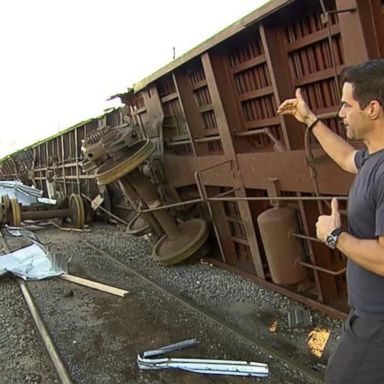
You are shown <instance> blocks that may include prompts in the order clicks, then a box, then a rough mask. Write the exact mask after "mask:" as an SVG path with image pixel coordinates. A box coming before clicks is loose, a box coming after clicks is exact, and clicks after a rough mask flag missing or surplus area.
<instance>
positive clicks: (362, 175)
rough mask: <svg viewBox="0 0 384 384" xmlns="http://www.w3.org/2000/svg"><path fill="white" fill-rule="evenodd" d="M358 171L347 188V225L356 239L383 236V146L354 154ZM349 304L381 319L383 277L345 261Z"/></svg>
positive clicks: (383, 315)
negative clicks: (378, 149)
mask: <svg viewBox="0 0 384 384" xmlns="http://www.w3.org/2000/svg"><path fill="white" fill-rule="evenodd" d="M355 164H356V166H357V168H358V173H357V175H356V177H355V179H354V181H353V183H352V186H351V189H350V191H349V201H348V225H349V232H350V233H351V235H353V236H355V237H357V238H359V239H377V238H378V237H379V236H384V149H382V150H380V151H377V152H375V153H372V154H371V155H369V153H368V151H367V149H362V150H359V151H358V152H357V153H356V156H355ZM347 285H348V294H349V303H350V305H351V307H352V308H353V309H354V311H355V312H356V314H357V315H358V316H360V317H364V318H371V319H383V320H384V277H383V276H379V275H377V274H375V273H373V272H369V271H367V270H366V269H364V268H362V267H360V266H359V265H357V264H356V263H355V262H353V261H352V260H350V259H348V262H347Z"/></svg>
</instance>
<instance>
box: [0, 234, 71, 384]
mask: <svg viewBox="0 0 384 384" xmlns="http://www.w3.org/2000/svg"><path fill="white" fill-rule="evenodd" d="M0 243H1V245H2V247H3V249H4V251H5V252H6V253H9V252H10V249H9V246H8V243H7V241H6V240H5V238H4V236H3V234H2V232H1V231H0ZM16 281H17V284H18V286H19V288H20V291H21V293H22V295H23V297H24V300H25V302H26V304H27V307H28V310H29V312H30V314H31V317H32V319H33V321H34V323H35V326H36V329H37V331H38V333H39V335H40V337H41V340H42V342H43V344H44V346H45V349H46V351H47V354H48V356H49V358H50V360H51V361H52V364H53V367H54V369H55V372H56V374H57V377H58V378H59V379H60V381H61V383H62V384H73V380H72V378H71V376H70V374H69V373H68V370H67V368H66V366H65V364H64V362H63V359H62V357H61V355H60V353H59V351H58V349H57V347H56V345H55V342H54V340H53V339H52V337H51V335H50V333H49V330H48V328H47V326H46V324H45V322H44V319H43V317H42V316H41V314H40V311H39V309H38V307H37V305H36V303H35V301H34V299H33V297H32V295H31V292H30V289H29V287H28V283H27V282H26V281H24V280H22V279H21V278H18V279H17V280H16Z"/></svg>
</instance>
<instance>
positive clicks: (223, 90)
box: [1, 0, 384, 317]
mask: <svg viewBox="0 0 384 384" xmlns="http://www.w3.org/2000/svg"><path fill="white" fill-rule="evenodd" d="M383 37H384V27H383V1H379V0H366V1H363V0H320V1H318V0H309V1H305V2H304V1H300V0H274V1H271V2H270V3H268V4H267V5H266V6H264V7H263V8H261V9H260V10H257V11H255V12H253V13H252V14H250V15H248V16H247V17H245V18H243V19H242V20H241V22H238V23H235V24H233V25H232V26H230V27H229V28H228V29H226V30H224V31H223V32H222V33H221V34H218V35H216V36H215V37H214V38H212V39H210V40H207V41H206V42H205V43H203V44H202V45H200V46H198V47H196V48H195V49H194V50H192V51H190V52H188V53H187V54H186V55H183V56H182V57H181V58H179V59H176V60H174V62H172V63H170V65H168V66H166V67H164V68H163V69H161V70H159V71H158V72H156V73H155V74H154V75H152V76H150V77H148V78H146V79H144V80H143V81H142V82H140V83H138V84H136V85H135V86H134V87H133V88H132V89H129V90H128V91H127V92H126V93H122V94H119V95H116V96H115V97H119V98H120V100H121V102H122V103H123V105H124V106H123V107H121V108H118V109H114V110H111V111H108V112H106V113H105V114H104V115H103V116H100V117H98V118H95V119H91V120H88V121H85V122H82V123H80V124H78V125H77V126H75V127H72V128H71V129H68V130H67V131H64V132H62V133H60V134H59V135H56V136H54V137H52V138H49V139H47V140H46V141H43V142H41V143H36V144H35V145H32V146H31V147H29V148H26V149H25V150H22V151H19V152H18V153H16V154H13V155H10V156H8V157H7V158H5V159H3V160H2V162H1V169H2V175H1V177H2V179H7V178H17V179H19V180H22V181H24V183H26V184H33V185H35V186H36V187H38V188H40V189H42V190H44V191H45V192H46V193H47V194H48V195H49V197H52V198H56V199H57V200H58V201H59V202H60V204H61V206H59V207H57V208H56V209H57V210H60V209H61V210H62V211H65V212H61V213H60V212H59V213H57V212H56V215H59V216H57V217H72V221H73V222H74V223H75V226H77V227H82V226H83V225H84V222H85V221H86V219H88V220H91V219H92V217H93V215H94V210H92V207H91V203H90V202H92V206H93V208H94V209H96V211H97V212H99V209H98V207H101V209H103V210H104V211H107V216H108V217H110V216H111V215H112V217H115V218H118V219H120V221H121V222H124V223H126V224H127V231H128V233H130V234H132V235H134V236H142V235H147V236H148V235H149V236H148V237H149V238H150V239H151V242H152V244H153V252H152V255H153V259H154V262H158V263H160V264H162V265H173V264H177V263H180V262H185V261H187V260H192V261H193V260H197V259H200V258H202V257H203V258H205V259H208V260H209V262H211V263H214V264H216V265H219V266H222V267H225V268H228V269H232V270H234V271H236V272H238V273H241V274H243V275H245V276H247V277H249V278H251V279H253V280H255V281H256V282H258V283H259V284H261V285H264V286H266V287H268V288H271V289H274V290H276V291H279V292H281V293H283V294H285V295H288V296H290V297H293V298H294V299H296V300H299V301H302V302H304V303H305V304H307V305H309V306H312V307H314V308H317V309H319V310H322V311H324V312H327V313H330V314H332V315H334V316H337V317H343V316H344V314H345V313H346V311H347V297H346V278H345V270H346V269H345V264H346V259H345V257H344V256H343V255H342V254H340V252H338V251H337V250H332V249H329V248H327V247H326V246H325V245H324V244H322V243H321V242H320V241H319V240H318V239H317V238H316V230H315V223H316V221H317V218H318V216H319V215H321V214H329V212H330V200H331V198H332V197H334V196H336V197H337V198H338V200H339V203H340V208H341V213H342V214H343V215H342V217H343V225H344V226H346V225H347V223H346V215H345V214H346V209H347V194H348V189H349V186H350V184H351V182H352V180H353V179H352V176H351V175H349V174H347V173H346V172H344V171H342V170H341V169H339V168H338V167H337V166H336V164H335V163H333V161H332V160H331V159H330V158H329V157H328V156H327V155H326V154H325V153H324V152H323V151H322V150H321V148H320V146H319V144H318V143H317V142H316V140H315V139H314V137H313V136H312V135H311V133H310V132H309V131H308V130H305V127H303V126H301V124H299V123H297V122H295V121H294V119H293V118H292V117H286V116H279V115H277V113H276V110H277V107H278V105H279V104H280V103H281V102H282V101H283V100H284V99H286V98H289V97H292V96H293V95H294V92H295V89H296V88H298V87H300V88H301V90H302V92H303V94H304V97H305V98H306V100H307V101H308V103H309V105H310V106H311V108H312V109H313V111H314V112H315V113H316V115H317V116H318V117H319V118H320V119H321V120H322V121H323V122H325V123H326V124H327V125H328V126H329V127H330V128H331V129H332V130H333V131H334V132H335V133H337V134H339V135H340V136H342V137H344V138H345V132H344V129H343V127H342V125H341V124H340V122H339V120H338V118H337V111H338V106H339V102H340V74H341V72H342V70H343V69H344V68H345V67H346V66H348V65H350V64H355V63H358V62H361V61H364V60H367V59H370V58H377V57H382V56H383V52H384V47H383V41H384V39H383ZM356 145H359V144H356ZM15 204H16V203H15V202H12V204H11V205H10V204H9V202H8V201H7V200H6V199H5V201H4V202H3V207H5V208H3V209H2V212H6V213H5V214H2V215H1V217H2V222H3V223H6V222H8V223H11V224H15V225H17V224H19V223H20V221H21V220H22V219H23V210H21V214H20V212H19V210H18V209H17V207H16V205H15ZM83 206H84V207H83ZM9 207H10V208H9ZM82 207H83V208H82ZM8 212H10V213H8ZM52 214H53V213H52ZM29 215H30V216H28V214H27V217H31V214H29ZM35 215H36V216H38V214H36V213H35ZM40 215H44V213H43V214H41V213H40ZM45 215H49V214H47V213H45ZM60 215H62V216H60ZM32 216H33V215H32ZM8 217H10V219H9V220H10V221H9V220H8ZM14 217H16V219H14ZM24 217H25V213H24ZM53 217H54V216H53Z"/></svg>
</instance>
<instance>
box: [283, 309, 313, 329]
mask: <svg viewBox="0 0 384 384" xmlns="http://www.w3.org/2000/svg"><path fill="white" fill-rule="evenodd" d="M311 326H312V316H311V313H310V311H308V310H303V309H300V308H295V309H293V310H292V311H289V312H288V327H289V328H299V327H302V328H305V327H311Z"/></svg>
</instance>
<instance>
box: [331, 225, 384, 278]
mask: <svg viewBox="0 0 384 384" xmlns="http://www.w3.org/2000/svg"><path fill="white" fill-rule="evenodd" d="M336 248H337V249H338V250H339V251H340V252H342V253H343V254H344V255H345V256H347V257H348V258H349V259H351V260H353V261H354V262H355V263H356V264H359V265H360V266H361V267H363V268H365V269H367V270H369V271H371V272H374V273H376V274H377V275H381V276H384V246H383V245H382V244H381V243H380V242H379V241H378V240H364V239H358V238H356V237H354V236H352V235H350V234H349V233H347V232H343V233H342V234H341V235H340V237H339V239H338V241H337V244H336Z"/></svg>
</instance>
